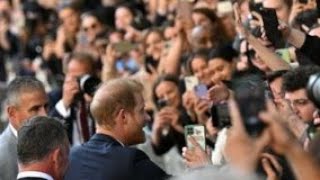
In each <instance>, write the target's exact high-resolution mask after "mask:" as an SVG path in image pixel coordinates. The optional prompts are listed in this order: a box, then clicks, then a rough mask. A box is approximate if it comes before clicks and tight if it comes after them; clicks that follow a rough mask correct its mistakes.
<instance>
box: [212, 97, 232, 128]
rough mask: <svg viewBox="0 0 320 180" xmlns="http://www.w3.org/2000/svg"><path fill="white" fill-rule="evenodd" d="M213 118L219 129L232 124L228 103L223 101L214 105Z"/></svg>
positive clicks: (215, 125) (213, 122)
mask: <svg viewBox="0 0 320 180" xmlns="http://www.w3.org/2000/svg"><path fill="white" fill-rule="evenodd" d="M211 120H212V124H213V125H214V127H218V128H219V129H222V128H224V127H229V126H231V118H230V112H229V107H228V103H222V104H218V105H214V106H212V107H211Z"/></svg>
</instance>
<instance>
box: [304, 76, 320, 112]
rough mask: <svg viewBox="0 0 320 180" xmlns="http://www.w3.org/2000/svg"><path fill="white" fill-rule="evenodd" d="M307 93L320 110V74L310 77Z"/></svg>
mask: <svg viewBox="0 0 320 180" xmlns="http://www.w3.org/2000/svg"><path fill="white" fill-rule="evenodd" d="M307 92H308V96H309V98H310V100H311V101H312V102H313V103H314V104H315V105H316V106H317V107H318V108H320V73H316V74H313V75H311V76H310V78H309V81H308V85H307Z"/></svg>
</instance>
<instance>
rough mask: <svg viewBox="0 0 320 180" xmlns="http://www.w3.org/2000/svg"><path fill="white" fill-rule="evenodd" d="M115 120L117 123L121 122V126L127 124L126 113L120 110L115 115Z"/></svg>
mask: <svg viewBox="0 0 320 180" xmlns="http://www.w3.org/2000/svg"><path fill="white" fill-rule="evenodd" d="M117 120H118V122H121V124H127V123H128V113H127V112H126V111H125V110H124V109H121V110H120V111H119V112H118V114H117Z"/></svg>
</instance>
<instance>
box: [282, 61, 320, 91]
mask: <svg viewBox="0 0 320 180" xmlns="http://www.w3.org/2000/svg"><path fill="white" fill-rule="evenodd" d="M317 72H320V67H318V66H310V65H309V66H300V67H298V68H296V69H293V70H290V71H288V72H287V73H286V74H284V75H283V90H284V91H285V92H293V91H296V90H299V89H302V88H307V84H308V81H309V77H310V76H311V75H312V74H315V73H317Z"/></svg>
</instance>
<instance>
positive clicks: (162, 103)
mask: <svg viewBox="0 0 320 180" xmlns="http://www.w3.org/2000/svg"><path fill="white" fill-rule="evenodd" d="M167 105H168V102H167V101H166V100H164V99H159V100H158V101H157V108H158V110H160V109H162V108H164V107H166V106H167Z"/></svg>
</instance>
